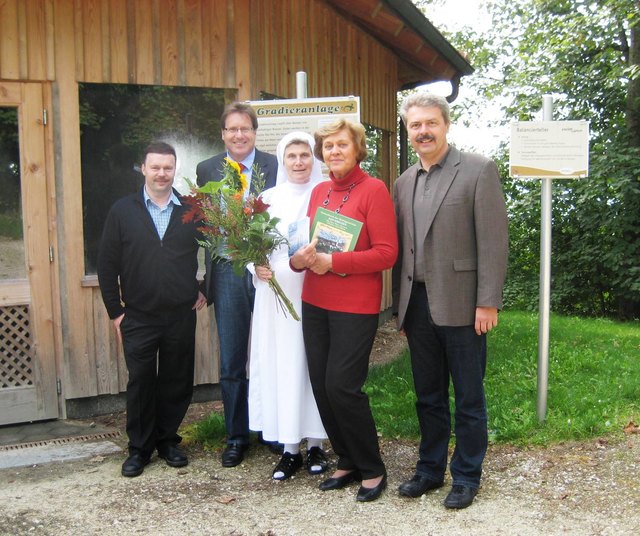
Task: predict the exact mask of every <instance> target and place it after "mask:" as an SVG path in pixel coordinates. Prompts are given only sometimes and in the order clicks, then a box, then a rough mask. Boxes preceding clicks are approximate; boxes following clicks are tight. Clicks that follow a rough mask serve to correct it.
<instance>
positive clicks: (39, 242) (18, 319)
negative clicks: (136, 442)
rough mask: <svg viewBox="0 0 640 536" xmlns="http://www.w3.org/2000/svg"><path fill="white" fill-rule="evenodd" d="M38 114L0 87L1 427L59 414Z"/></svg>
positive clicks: (21, 92)
mask: <svg viewBox="0 0 640 536" xmlns="http://www.w3.org/2000/svg"><path fill="white" fill-rule="evenodd" d="M43 110H44V106H43V92H42V85H41V84H34V83H29V84H23V83H17V82H0V192H2V193H1V195H0V425H2V424H8V423H18V422H26V421H33V420H42V419H51V418H56V417H57V416H58V394H57V391H58V390H57V382H56V378H57V375H56V364H55V344H54V336H53V329H54V322H53V302H52V287H51V281H52V277H51V269H52V268H51V267H52V263H53V255H52V253H53V252H52V250H50V237H49V232H50V229H49V217H48V212H49V211H48V192H47V176H46V167H45V166H46V157H45V140H46V138H45V128H46V126H45V124H44V121H43V117H44V115H43Z"/></svg>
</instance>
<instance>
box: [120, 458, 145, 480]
mask: <svg viewBox="0 0 640 536" xmlns="http://www.w3.org/2000/svg"><path fill="white" fill-rule="evenodd" d="M146 465H149V458H148V457H146V456H143V455H142V454H140V453H139V452H137V453H135V454H131V455H130V456H129V457H128V458H127V459H126V460H125V461H124V463H123V464H122V476H128V477H132V476H138V475H141V474H142V471H144V468H145V466H146Z"/></svg>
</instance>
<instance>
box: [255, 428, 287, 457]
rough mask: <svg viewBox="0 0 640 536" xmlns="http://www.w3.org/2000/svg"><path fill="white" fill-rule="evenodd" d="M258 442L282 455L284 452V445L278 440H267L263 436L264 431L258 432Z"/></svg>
mask: <svg viewBox="0 0 640 536" xmlns="http://www.w3.org/2000/svg"><path fill="white" fill-rule="evenodd" d="M258 443H260V444H261V445H264V446H265V447H267V448H268V449H269V450H270V451H271V452H273V453H274V454H278V455H280V456H281V455H282V454H283V453H284V445H283V444H282V443H278V442H277V441H267V440H266V439H265V438H264V437H262V432H258Z"/></svg>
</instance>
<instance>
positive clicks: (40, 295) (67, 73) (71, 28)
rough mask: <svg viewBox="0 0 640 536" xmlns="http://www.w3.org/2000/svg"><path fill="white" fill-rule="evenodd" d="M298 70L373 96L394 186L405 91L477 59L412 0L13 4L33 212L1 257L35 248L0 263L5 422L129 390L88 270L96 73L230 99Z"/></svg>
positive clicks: (203, 332) (291, 82)
mask: <svg viewBox="0 0 640 536" xmlns="http://www.w3.org/2000/svg"><path fill="white" fill-rule="evenodd" d="M297 71H305V72H307V74H308V81H309V82H308V94H309V96H312V97H322V96H336V95H338V96H339V95H359V96H360V98H361V107H362V120H363V122H364V123H366V124H367V125H370V126H372V127H374V128H376V129H378V131H379V132H381V145H380V147H379V156H380V161H381V165H380V168H379V172H380V177H381V178H382V179H383V180H385V182H386V183H387V184H388V185H391V184H392V183H393V180H394V178H395V174H396V173H395V169H396V164H397V154H396V136H397V130H398V119H397V112H396V108H397V92H398V91H399V90H400V89H405V88H410V87H414V86H416V85H418V84H424V83H428V82H431V81H437V80H449V81H451V82H452V84H453V86H454V88H456V87H457V84H458V83H459V80H460V78H461V76H464V75H466V74H470V73H471V71H472V69H471V67H470V65H469V64H468V63H467V62H466V60H465V59H464V58H463V57H462V56H461V55H460V54H459V53H458V52H457V51H456V50H454V49H453V48H452V47H451V45H450V44H449V43H448V42H447V41H446V40H445V39H444V38H443V37H442V35H441V34H440V33H439V32H438V31H437V30H436V29H435V28H434V27H433V26H432V25H431V24H430V23H429V22H428V20H427V19H426V18H424V16H423V15H422V14H421V12H420V11H419V10H418V9H416V8H415V6H414V5H413V4H412V3H411V2H410V1H409V0H349V1H348V2H345V1H341V0H2V1H0V119H2V118H5V119H6V116H5V115H2V114H9V115H10V114H14V115H15V121H13V122H12V120H4V122H3V123H2V124H3V125H4V126H2V128H3V129H4V132H1V131H0V142H2V143H4V142H5V141H6V140H7V139H10V138H11V137H13V138H15V139H16V140H17V141H18V143H17V146H18V147H19V166H18V167H16V165H15V164H8V163H7V162H8V161H7V159H6V158H5V157H4V156H3V153H2V152H0V166H3V167H7V166H9V167H12V169H11V170H8V171H7V170H4V171H3V173H5V174H6V175H7V176H8V177H10V178H11V177H16V179H15V181H17V182H16V184H17V185H18V186H17V188H16V192H17V193H16V196H17V197H16V200H17V201H16V203H17V208H16V207H14V209H15V210H14V209H6V210H9V211H10V210H14V216H15V214H18V220H19V222H21V224H20V225H21V228H20V229H18V231H17V232H16V237H17V238H15V237H14V240H8V239H6V237H5V236H2V235H5V234H7V231H3V227H1V226H0V257H4V258H8V254H9V253H10V248H11V247H13V246H14V245H15V244H14V242H17V243H18V248H22V250H21V255H22V256H21V257H19V262H18V265H19V266H18V270H17V272H12V271H11V270H9V271H8V272H5V271H3V272H0V424H6V423H16V422H25V421H32V420H42V419H54V418H67V417H74V416H79V415H80V414H87V412H99V411H101V410H102V409H112V408H113V407H114V406H113V402H112V400H113V399H118V396H117V395H120V394H121V393H123V392H124V391H125V389H126V378H127V374H126V367H125V365H124V360H123V356H122V350H121V348H120V347H119V345H118V344H117V343H116V340H115V338H114V335H113V330H112V326H111V324H110V322H109V319H108V317H107V315H106V311H105V308H104V306H103V304H102V300H101V297H100V292H99V289H98V286H97V279H96V277H95V275H93V274H91V273H90V271H88V270H87V269H86V268H87V267H86V256H85V251H84V249H85V237H84V236H83V232H84V231H83V230H84V229H85V227H84V226H85V219H86V217H87V211H90V210H91V207H90V206H85V204H83V198H82V197H83V186H85V187H86V184H84V185H83V181H84V182H85V183H86V181H88V180H89V179H88V178H87V176H86V173H84V169H85V168H84V167H83V166H82V157H83V155H82V152H83V150H84V148H83V144H82V143H81V132H82V130H81V129H82V127H81V117H82V113H83V112H82V109H81V108H82V106H81V105H80V101H79V98H80V95H81V92H82V88H83V87H85V86H84V85H83V84H91V86H88V87H91V88H94V87H97V86H100V85H108V84H123V85H130V86H162V87H164V86H167V87H169V86H170V87H185V88H191V87H192V88H216V89H219V90H223V93H222V94H223V95H224V100H225V101H226V102H229V101H231V100H234V99H240V100H245V99H259V98H261V97H262V96H263V95H269V96H270V97H272V96H278V97H282V98H293V97H295V73H296V72H297ZM454 90H455V89H454ZM203 113H206V110H205V111H203ZM11 117H13V116H11ZM7 125H9V127H7ZM11 125H14V126H13V127H11ZM7 128H9V132H7ZM12 128H13V130H14V131H11V129H12ZM211 135H212V137H215V138H218V137H219V133H218V132H212V133H211ZM6 143H9V141H6ZM1 148H2V147H1V146H0V149H1ZM7 180H9V179H7ZM11 180H14V179H11ZM0 196H2V197H4V196H5V191H2V192H1V193H0ZM3 203H4V201H3ZM1 207H4V205H1V204H0V208H1ZM3 210H4V209H3ZM0 216H2V215H1V214H0ZM83 218H84V219H83ZM1 222H2V220H0V225H1ZM0 265H2V261H0ZM385 300H386V301H385V303H386V304H388V296H385ZM212 317H213V315H212V314H211V312H210V311H202V312H201V314H200V316H199V327H198V333H197V338H198V340H197V357H196V378H195V383H196V385H198V386H214V385H216V384H217V381H218V366H217V362H218V357H217V352H218V349H217V344H214V342H213V341H215V338H212V336H211V330H215V322H214V321H213V320H212ZM114 395H116V396H114ZM120 398H121V397H120ZM120 407H121V406H120Z"/></svg>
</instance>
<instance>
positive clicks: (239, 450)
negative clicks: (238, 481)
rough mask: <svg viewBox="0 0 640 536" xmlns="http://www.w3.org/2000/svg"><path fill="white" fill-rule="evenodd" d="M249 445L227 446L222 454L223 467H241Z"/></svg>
mask: <svg viewBox="0 0 640 536" xmlns="http://www.w3.org/2000/svg"><path fill="white" fill-rule="evenodd" d="M247 448H248V446H247V445H236V444H235V443H234V444H231V445H227V446H226V448H225V449H224V452H223V453H222V467H235V466H236V465H240V464H241V463H242V460H244V453H245V452H246V450H247Z"/></svg>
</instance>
